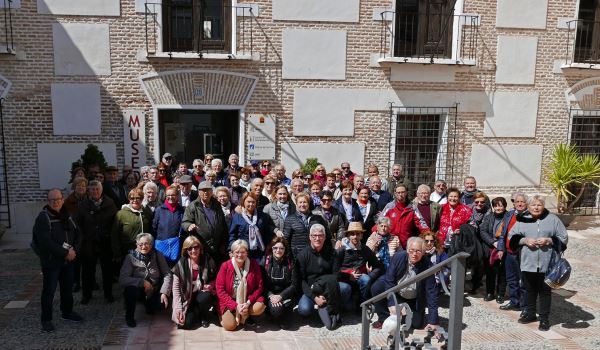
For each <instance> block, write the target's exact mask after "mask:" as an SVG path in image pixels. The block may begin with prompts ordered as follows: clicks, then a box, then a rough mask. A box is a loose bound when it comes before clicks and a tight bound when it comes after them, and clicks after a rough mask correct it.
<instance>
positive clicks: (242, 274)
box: [231, 258, 250, 324]
mask: <svg viewBox="0 0 600 350" xmlns="http://www.w3.org/2000/svg"><path fill="white" fill-rule="evenodd" d="M231 263H232V264H233V268H234V270H235V275H236V276H237V278H238V280H239V281H240V284H239V285H238V287H237V289H236V291H235V302H236V303H238V304H243V303H245V302H246V300H247V299H246V298H247V295H246V294H247V292H248V291H247V288H248V281H246V277H248V271H250V259H249V258H246V261H245V262H244V269H243V270H242V271H240V268H239V267H238V265H237V263H236V262H235V258H231ZM246 318H247V316H242V314H240V313H238V312H237V310H236V311H235V320H236V321H237V323H238V324H240V323H244V322H246Z"/></svg>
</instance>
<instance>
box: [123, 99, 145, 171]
mask: <svg viewBox="0 0 600 350" xmlns="http://www.w3.org/2000/svg"><path fill="white" fill-rule="evenodd" d="M123 146H124V147H123V148H124V150H125V165H130V166H131V167H132V168H133V170H134V171H137V172H139V170H140V166H142V165H144V164H146V116H145V114H144V111H140V110H125V111H123Z"/></svg>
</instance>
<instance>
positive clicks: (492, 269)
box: [483, 256, 506, 297]
mask: <svg viewBox="0 0 600 350" xmlns="http://www.w3.org/2000/svg"><path fill="white" fill-rule="evenodd" d="M504 261H505V257H504V256H503V257H502V259H500V260H497V261H496V262H495V263H494V264H493V265H490V263H489V261H484V263H483V266H484V270H485V290H486V294H492V295H496V296H500V297H504V295H505V294H506V269H505V268H504Z"/></svg>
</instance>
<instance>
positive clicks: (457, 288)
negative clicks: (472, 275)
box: [360, 252, 470, 350]
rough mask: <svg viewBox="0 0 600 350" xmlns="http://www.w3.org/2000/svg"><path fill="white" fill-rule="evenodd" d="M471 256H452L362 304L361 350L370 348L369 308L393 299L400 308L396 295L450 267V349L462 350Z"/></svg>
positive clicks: (398, 327) (462, 254) (397, 346)
mask: <svg viewBox="0 0 600 350" xmlns="http://www.w3.org/2000/svg"><path fill="white" fill-rule="evenodd" d="M469 256H470V255H469V254H468V253H464V252H462V253H458V254H456V255H453V256H451V257H450V258H448V259H446V260H444V261H442V262H441V263H439V264H436V265H434V266H432V267H430V268H428V269H427V270H425V271H423V272H421V273H419V274H418V275H416V276H414V277H411V278H409V279H407V280H405V281H403V282H402V283H399V284H398V285H397V286H394V287H392V288H390V289H388V290H386V291H385V292H382V293H380V294H379V295H376V296H374V297H371V298H370V299H368V300H366V301H364V302H362V303H361V304H360V306H361V308H362V338H361V349H363V350H366V349H367V348H368V347H369V322H368V317H367V308H368V306H370V305H372V304H374V303H376V302H378V301H381V300H384V299H385V300H387V299H388V298H390V297H392V298H393V300H394V303H395V306H396V309H398V308H399V306H398V302H397V300H396V293H397V292H399V291H400V290H401V289H403V288H405V287H406V286H408V285H411V284H414V283H417V282H419V281H421V280H424V279H425V278H427V277H429V276H433V275H435V274H436V273H437V272H439V271H441V270H442V269H443V268H445V267H447V266H448V265H450V266H451V269H452V272H451V276H452V277H451V278H452V289H451V291H450V317H449V322H448V349H450V350H456V349H460V344H461V337H462V308H463V299H464V295H463V294H464V288H465V269H466V259H467V258H468V257H469ZM400 327H401V325H400V322H398V324H397V326H396V339H399V337H398V336H399V333H400ZM399 347H400V344H399V342H398V341H396V342H395V348H396V349H399Z"/></svg>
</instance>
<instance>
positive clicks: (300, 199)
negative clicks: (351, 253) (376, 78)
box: [283, 193, 331, 257]
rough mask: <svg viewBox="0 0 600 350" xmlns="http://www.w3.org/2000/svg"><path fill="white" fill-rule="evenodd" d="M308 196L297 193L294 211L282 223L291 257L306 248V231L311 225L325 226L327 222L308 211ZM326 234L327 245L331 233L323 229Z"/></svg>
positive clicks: (307, 240) (308, 241) (329, 243)
mask: <svg viewBox="0 0 600 350" xmlns="http://www.w3.org/2000/svg"><path fill="white" fill-rule="evenodd" d="M309 203H310V198H309V196H308V194H306V193H299V194H298V195H297V196H296V212H295V213H293V214H290V215H288V216H287V217H286V218H285V221H284V223H283V236H284V237H285V239H286V240H287V241H288V242H289V243H290V253H291V254H292V257H295V256H296V254H298V253H299V252H301V251H302V250H303V249H304V248H306V247H307V246H308V245H309V243H310V240H309V238H308V236H309V235H308V233H309V231H310V228H311V226H313V225H315V224H320V225H323V226H324V227H327V223H326V222H325V220H323V218H322V217H320V216H319V215H314V214H312V213H311V211H310V204H309ZM325 233H326V235H327V240H328V241H329V242H327V245H328V246H329V245H331V241H330V240H331V233H330V232H329V230H327V229H326V230H325Z"/></svg>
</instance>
